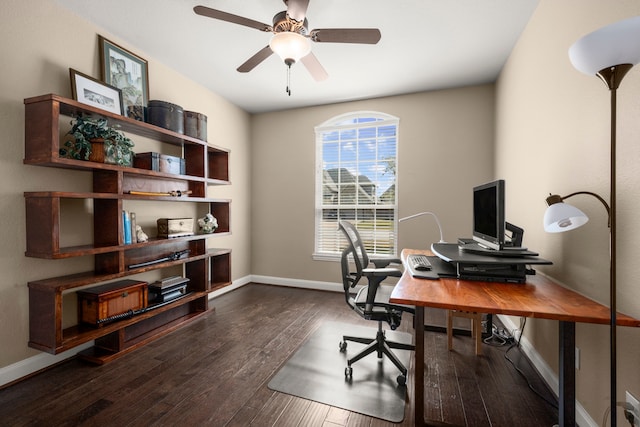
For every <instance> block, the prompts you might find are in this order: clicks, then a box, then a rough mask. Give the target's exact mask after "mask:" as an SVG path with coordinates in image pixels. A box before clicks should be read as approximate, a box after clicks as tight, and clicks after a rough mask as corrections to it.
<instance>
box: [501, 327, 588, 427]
mask: <svg viewBox="0 0 640 427" xmlns="http://www.w3.org/2000/svg"><path fill="white" fill-rule="evenodd" d="M498 317H499V318H500V321H501V322H502V324H503V325H504V326H505V328H506V329H507V330H509V331H513V330H516V329H518V328H519V327H518V326H517V325H516V324H515V323H513V321H512V320H511V318H510V317H507V316H503V315H498ZM520 348H521V349H522V351H523V353H524V354H526V355H527V357H528V358H529V360H531V363H532V364H533V366H534V367H535V368H536V370H537V371H538V373H539V374H540V376H541V377H542V378H543V379H544V380H545V381H546V383H547V384H548V385H549V388H551V390H552V391H553V393H554V394H555V395H556V398H557V397H558V388H559V386H558V377H557V376H556V374H555V372H554V371H553V370H552V369H551V367H549V365H548V364H547V362H545V361H544V359H543V358H542V357H541V356H540V354H539V353H538V352H537V351H536V349H535V348H534V347H533V346H532V345H531V342H530V341H529V340H528V339H527V337H526V335H523V336H521V337H520ZM576 424H577V425H579V426H583V427H598V423H597V422H595V421H594V420H593V419H592V418H591V416H589V414H588V413H587V411H586V410H585V409H584V407H583V406H582V405H581V404H580V402H579V401H578V400H576Z"/></svg>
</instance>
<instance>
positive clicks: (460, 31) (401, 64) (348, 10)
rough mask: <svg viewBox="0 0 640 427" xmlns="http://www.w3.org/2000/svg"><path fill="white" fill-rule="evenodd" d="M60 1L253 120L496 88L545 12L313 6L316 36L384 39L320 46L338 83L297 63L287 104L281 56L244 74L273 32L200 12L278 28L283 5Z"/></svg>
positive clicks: (511, 4) (454, 3) (491, 2)
mask: <svg viewBox="0 0 640 427" xmlns="http://www.w3.org/2000/svg"><path fill="white" fill-rule="evenodd" d="M56 1H57V2H58V3H59V4H61V5H62V6H63V7H65V8H68V9H70V10H71V11H73V12H75V13H76V14H78V15H80V16H81V17H83V18H85V19H87V20H89V21H91V22H93V23H95V24H96V25H97V26H98V27H101V28H104V29H105V31H106V32H107V33H109V34H113V35H114V36H116V37H117V38H118V40H114V41H116V42H118V44H121V45H123V47H125V48H127V49H128V50H130V51H132V52H134V53H136V54H138V55H140V56H142V57H152V58H153V59H154V60H155V61H159V62H161V63H163V64H165V65H167V66H169V67H171V68H173V69H175V70H177V71H179V72H180V73H182V74H184V75H185V76H187V77H188V78H190V79H191V80H194V81H196V82H198V83H200V84H202V85H203V86H205V87H207V88H209V89H210V90H212V91H213V92H215V93H217V94H219V95H221V96H222V97H224V98H226V99H227V100H229V101H230V102H232V103H233V104H235V105H237V106H239V107H241V108H242V109H244V110H246V111H248V112H252V113H257V112H266V111H275V110H283V109H288V108H299V107H305V106H312V105H321V104H328V103H336V102H342V101H351V100H357V99H365V98H374V97H381V96H389V95H397V94H403V93H411V92H421V91H427V90H437V89H444V88H451V87H459V86H468V85H475V84H483V83H489V82H493V81H495V80H496V78H497V76H498V74H499V72H500V70H501V69H502V67H503V65H504V63H505V61H506V59H507V57H508V56H509V53H510V52H511V49H512V48H513V46H514V45H515V43H516V41H517V40H518V37H519V36H520V34H521V32H522V30H523V29H524V27H525V26H526V24H527V22H528V21H529V18H530V17H531V15H532V13H533V11H534V10H535V8H536V6H537V4H538V0H396V1H390V0H311V1H310V3H309V8H308V10H307V19H308V21H309V29H310V30H311V29H314V28H379V29H380V32H381V33H382V38H381V40H380V42H379V43H378V44H376V45H362V44H343V43H313V46H312V51H313V53H314V54H315V56H316V57H317V58H318V60H319V61H320V62H321V64H322V65H323V66H324V68H325V69H326V71H327V72H328V74H329V78H328V79H327V80H325V81H323V82H316V81H314V80H313V79H312V78H311V76H310V75H309V73H308V72H307V70H306V69H305V68H304V66H303V65H302V64H294V65H293V67H292V69H291V90H292V94H291V96H288V95H287V93H286V92H285V87H286V84H287V72H286V66H285V65H284V63H282V62H281V61H280V59H279V58H278V56H277V55H272V56H271V57H269V58H268V59H267V60H265V61H264V62H263V63H261V64H259V65H258V66H257V67H256V68H254V69H253V70H252V71H251V72H249V73H239V72H237V71H236V68H237V67H238V66H239V65H240V64H242V63H244V62H245V61H246V60H247V59H249V58H250V57H251V56H252V55H253V54H254V53H256V52H257V51H258V50H260V49H262V48H263V47H265V46H266V45H268V43H269V39H270V36H271V34H269V33H264V32H261V31H259V30H255V29H252V28H249V27H244V26H240V25H236V24H231V23H228V22H223V21H219V20H214V19H211V18H206V17H202V16H199V15H196V14H195V13H194V12H193V7H194V6H196V5H199V4H200V5H203V6H207V7H210V8H213V9H218V10H222V11H225V12H229V13H232V14H234V15H240V16H244V17H246V18H250V19H253V20H256V21H260V22H264V23H266V24H269V25H271V24H272V19H273V16H274V15H275V14H276V13H277V12H280V11H283V10H286V5H285V4H284V3H283V1H282V0H260V1H259V0H56ZM107 38H109V37H107ZM153 84H154V82H153V81H150V82H149V85H150V95H151V97H152V98H153ZM165 101H169V102H176V101H174V100H169V99H167V100H165ZM176 103H178V104H179V102H176Z"/></svg>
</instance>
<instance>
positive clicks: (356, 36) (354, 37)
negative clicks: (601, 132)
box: [311, 28, 381, 44]
mask: <svg viewBox="0 0 640 427" xmlns="http://www.w3.org/2000/svg"><path fill="white" fill-rule="evenodd" d="M380 37H381V34H380V30H378V29H377V28H323V29H316V30H311V40H313V41H314V42H318V43H363V44H376V43H378V42H379V41H380Z"/></svg>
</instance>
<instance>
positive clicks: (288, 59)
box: [269, 31, 311, 65]
mask: <svg viewBox="0 0 640 427" xmlns="http://www.w3.org/2000/svg"><path fill="white" fill-rule="evenodd" d="M269 47H270V48H271V50H272V51H274V52H275V53H276V54H277V55H278V56H279V57H280V58H281V59H282V60H283V61H284V62H285V64H287V65H291V64H292V63H294V62H297V61H299V60H300V59H301V58H304V57H305V56H307V55H308V54H309V52H311V41H310V40H309V39H308V38H307V37H305V36H303V35H301V34H298V33H292V32H289V31H285V32H282V33H276V34H274V35H273V37H272V38H271V41H270V42H269Z"/></svg>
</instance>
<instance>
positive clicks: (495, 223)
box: [473, 179, 505, 250]
mask: <svg viewBox="0 0 640 427" xmlns="http://www.w3.org/2000/svg"><path fill="white" fill-rule="evenodd" d="M504 187H505V184H504V180H502V179H499V180H496V181H492V182H488V183H486V184H482V185H478V186H476V187H474V188H473V240H475V241H476V242H478V244H480V245H481V246H485V247H487V248H490V249H495V250H501V249H502V248H503V246H504V242H505V232H504V231H505V219H504Z"/></svg>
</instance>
